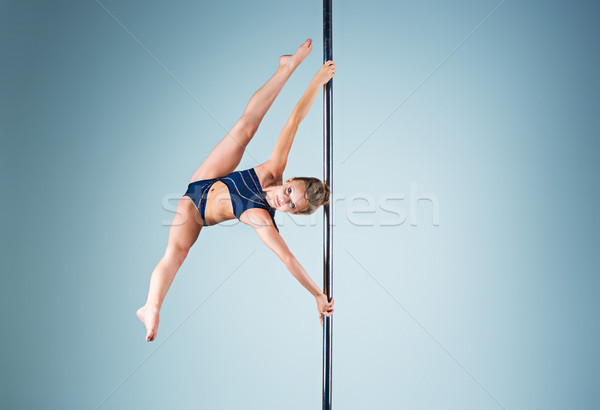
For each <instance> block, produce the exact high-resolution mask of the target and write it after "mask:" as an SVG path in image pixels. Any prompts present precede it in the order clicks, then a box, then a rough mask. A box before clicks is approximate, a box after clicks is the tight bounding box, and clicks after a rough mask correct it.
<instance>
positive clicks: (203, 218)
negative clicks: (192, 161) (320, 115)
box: [137, 39, 335, 342]
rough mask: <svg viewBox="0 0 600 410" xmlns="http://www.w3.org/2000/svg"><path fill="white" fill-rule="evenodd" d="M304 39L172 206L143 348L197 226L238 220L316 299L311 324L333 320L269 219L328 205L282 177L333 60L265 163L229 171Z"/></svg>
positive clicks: (311, 185)
mask: <svg viewBox="0 0 600 410" xmlns="http://www.w3.org/2000/svg"><path fill="white" fill-rule="evenodd" d="M311 50H312V40H311V39H308V40H306V41H305V42H304V44H302V45H301V46H300V48H298V50H297V51H296V53H294V55H284V56H281V57H280V59H279V67H278V68H277V71H276V72H275V74H274V75H273V77H271V78H270V79H269V80H268V81H267V82H266V83H265V84H264V85H263V86H262V87H261V88H260V89H259V90H258V91H257V92H256V93H255V94H254V95H253V96H252V98H251V99H250V101H249V102H248V105H247V106H246V109H245V110H244V113H243V114H242V116H241V118H240V119H239V120H238V121H237V122H236V124H235V125H234V126H233V128H232V129H231V131H229V133H228V134H227V135H226V136H225V137H224V138H223V139H222V140H221V141H220V142H219V143H218V144H217V146H216V147H215V148H214V149H213V150H212V152H211V153H210V154H209V156H208V158H206V160H205V161H204V163H202V165H200V167H199V168H198V169H197V170H196V172H194V174H193V175H192V178H191V179H190V182H189V185H188V189H187V192H186V193H185V195H184V196H183V197H182V198H181V199H180V200H179V204H178V206H177V212H176V214H175V217H174V218H173V223H172V224H171V228H170V230H169V239H168V243H167V249H166V251H165V254H164V256H163V257H162V259H161V260H160V262H159V263H158V265H156V268H154V271H153V272H152V277H151V278H150V289H149V291H148V299H147V300H146V304H145V305H144V306H142V307H141V308H140V309H138V311H137V316H138V318H139V319H140V320H141V321H142V323H143V324H144V325H145V326H146V341H148V342H151V341H153V340H154V339H155V338H156V333H157V330H158V318H159V311H160V308H161V306H162V303H163V300H164V298H165V295H166V294H167V291H168V290H169V286H171V282H172V281H173V278H174V277H175V274H176V273H177V270H178V269H179V267H180V266H181V264H182V263H183V261H184V259H185V258H186V256H187V254H188V251H189V250H190V247H191V246H192V245H193V244H194V242H196V239H197V238H198V235H199V233H200V231H201V230H202V227H203V226H210V225H215V224H218V223H221V222H223V221H227V220H230V219H234V218H238V219H239V220H240V221H242V222H244V223H245V224H247V225H250V226H252V227H253V228H254V229H255V230H256V232H257V233H258V236H259V237H260V239H262V241H263V242H264V243H265V244H266V245H267V246H268V247H269V248H270V249H271V250H272V251H273V252H275V254H276V255H277V256H278V257H279V258H280V259H281V260H282V261H283V263H284V264H285V266H286V267H287V268H288V270H289V271H290V272H291V273H292V275H293V276H294V277H295V278H296V279H297V280H298V281H299V282H300V283H301V284H302V286H304V287H305V288H306V289H307V290H308V291H309V292H310V293H311V294H312V295H313V296H314V297H315V299H316V302H317V309H318V311H319V319H320V321H321V325H323V316H327V317H329V316H331V315H332V314H333V299H332V300H331V302H329V301H328V300H327V296H326V295H325V294H323V292H322V291H321V289H320V288H319V287H318V286H317V285H316V284H315V282H314V281H313V280H312V279H311V278H310V276H308V274H307V273H306V271H305V270H304V268H303V267H302V266H301V265H300V263H298V261H297V260H296V258H295V257H294V255H293V254H292V253H291V252H290V250H289V249H288V247H287V246H286V244H285V242H284V240H283V238H282V237H281V236H280V235H279V230H278V229H277V226H276V225H275V221H274V219H273V217H274V214H275V211H280V212H290V213H293V214H307V215H308V214H312V213H313V212H315V211H316V210H317V208H318V207H319V206H321V205H325V204H327V203H328V202H329V195H330V192H329V187H328V186H327V185H326V184H325V183H323V182H322V181H320V180H319V179H317V178H304V177H302V178H290V179H288V180H287V181H285V183H283V184H282V182H283V177H282V176H283V171H284V170H285V166H286V163H287V157H288V154H289V152H290V148H291V147H292V142H293V141H294V136H295V135H296V131H297V130H298V126H299V125H300V122H301V121H302V120H303V119H304V117H305V116H306V114H308V110H309V109H310V107H311V106H312V104H313V101H314V100H315V97H316V96H317V94H318V93H319V90H320V89H321V87H322V86H323V85H324V84H326V83H327V82H328V81H329V80H330V79H331V78H332V77H333V76H334V75H335V65H334V64H333V61H328V62H327V63H325V64H324V65H323V67H321V68H320V69H319V71H318V72H317V74H316V75H315V76H314V78H313V79H312V81H311V82H310V84H309V86H308V88H307V90H306V92H305V93H304V95H303V96H302V98H301V99H300V101H299V102H298V104H296V107H295V108H294V111H293V112H292V115H291V116H290V117H289V119H288V120H287V122H286V124H285V126H284V127H283V130H282V131H281V134H280V135H279V138H278V140H277V143H276V144H275V148H274V149H273V152H272V154H271V157H270V158H269V160H268V161H267V162H265V163H263V164H260V165H258V166H256V167H254V168H250V169H247V170H244V171H236V172H233V171H234V169H235V168H236V167H237V166H238V164H239V163H240V160H241V159H242V155H243V154H244V150H245V148H246V146H247V145H248V143H249V142H250V140H251V139H252V137H253V136H254V134H255V133H256V130H257V129H258V126H259V125H260V122H261V120H262V119H263V117H264V115H265V114H266V112H267V110H268V109H269V107H271V104H272V103H273V101H274V100H275V98H276V97H277V95H278V94H279V92H280V91H281V89H282V88H283V86H284V84H285V82H286V81H287V80H288V78H290V76H291V75H292V73H293V72H294V70H295V69H296V67H297V66H298V65H299V64H300V63H301V62H302V60H304V58H305V57H306V56H307V55H308V54H310V52H311Z"/></svg>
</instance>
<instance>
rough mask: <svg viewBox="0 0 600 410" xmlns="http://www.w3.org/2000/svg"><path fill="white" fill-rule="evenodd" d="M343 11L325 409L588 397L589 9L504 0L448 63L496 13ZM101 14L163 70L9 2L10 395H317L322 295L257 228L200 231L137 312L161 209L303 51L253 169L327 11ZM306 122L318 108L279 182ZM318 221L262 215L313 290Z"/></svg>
mask: <svg viewBox="0 0 600 410" xmlns="http://www.w3.org/2000/svg"><path fill="white" fill-rule="evenodd" d="M334 3H335V4H334V57H335V62H336V65H337V75H336V77H335V86H334V89H335V196H336V197H337V198H340V200H339V201H338V202H337V205H336V211H335V212H336V228H335V297H336V315H335V326H334V328H335V336H334V379H333V400H334V407H335V408H336V409H367V408H369V409H399V408H403V409H404V408H406V409H501V408H502V407H504V408H506V409H597V408H600V396H599V393H598V380H599V377H600V374H599V373H600V370H599V369H600V353H599V349H598V336H599V334H600V321H599V320H598V317H597V314H598V311H599V308H600V302H599V299H598V293H599V291H600V281H599V276H598V274H599V271H600V269H599V260H598V241H597V232H598V228H599V225H600V220H599V217H598V212H597V210H596V206H597V204H598V201H599V199H600V198H599V195H598V188H599V186H598V180H597V177H598V175H599V171H600V169H599V168H600V165H599V163H598V159H597V157H598V152H599V142H598V137H599V135H598V114H599V113H600V110H599V108H600V107H599V103H598V95H599V91H600V90H599V81H598V77H597V75H598V72H600V65H599V59H598V50H599V38H600V36H599V29H598V25H597V16H598V6H597V3H596V2H567V1H563V2H556V1H544V2H542V1H526V2H515V1H506V2H504V3H503V4H502V5H501V6H500V7H499V8H498V9H497V10H496V11H495V12H494V13H493V14H492V15H491V16H490V17H489V18H488V19H487V20H486V21H485V22H483V24H481V26H479V27H478V28H477V30H475V32H473V34H472V35H471V36H470V37H469V38H468V39H467V40H466V41H465V42H464V43H463V44H462V45H461V46H460V47H459V48H458V49H456V51H455V52H454V53H453V54H452V55H451V56H450V57H449V58H447V59H446V60H444V59H445V58H446V57H447V56H448V55H449V54H450V53H451V52H452V51H453V50H454V48H455V47H456V46H457V45H458V44H460V43H461V41H463V39H464V38H465V37H466V36H467V35H468V34H469V33H470V32H471V31H472V30H473V29H474V28H475V27H476V26H477V25H478V24H479V23H480V22H481V21H482V20H483V19H484V18H485V17H486V16H487V15H488V14H489V13H490V11H492V10H493V9H494V8H495V7H496V6H497V5H498V1H488V0H484V1H456V2H445V1H433V0H432V1H408V2H393V1H387V2H386V1H374V2H364V1H361V2H358V1H343V2H342V1H336V2H334ZM103 4H104V5H105V6H106V8H107V9H108V10H110V11H111V12H112V13H113V14H114V16H115V17H116V18H118V19H119V20H120V21H121V22H122V24H123V25H124V26H125V27H126V28H127V29H128V30H130V32H131V33H132V34H133V35H135V36H136V37H137V39H138V40H139V41H140V42H141V43H142V44H143V45H144V46H145V47H146V48H147V50H148V51H149V52H151V53H152V54H153V55H154V56H155V57H156V59H157V60H159V61H160V63H161V64H162V65H163V67H161V65H159V63H157V61H155V60H154V59H153V58H152V57H151V56H150V54H149V53H148V52H147V51H145V50H144V49H143V48H142V46H140V44H138V43H136V41H135V40H134V39H133V38H132V37H131V36H130V35H129V34H128V33H127V32H126V31H125V30H124V29H123V28H122V27H121V26H120V25H119V24H118V23H117V22H116V21H115V20H114V19H113V18H112V17H111V16H110V15H109V14H108V13H107V11H106V10H104V9H103V8H102V7H101V6H100V5H99V4H98V3H97V2H95V1H57V2H34V1H3V2H1V3H0V33H1V35H0V42H1V46H0V47H1V52H2V54H1V55H2V57H1V58H2V64H1V65H0V74H1V77H0V78H1V82H0V85H1V89H0V95H1V97H0V104H1V106H0V116H1V117H0V127H1V128H0V132H1V133H2V139H1V141H2V142H1V152H2V161H1V163H2V192H3V200H2V205H1V206H2V216H3V220H4V222H3V228H2V246H1V249H2V262H3V263H2V286H1V287H0V289H1V293H0V303H1V305H0V306H1V309H2V326H1V329H2V337H1V339H0V347H1V351H2V355H1V362H0V368H1V369H2V371H1V380H0V386H1V387H0V407H1V408H6V409H9V408H10V409H33V408H35V409H42V408H43V409H82V408H90V409H91V408H96V407H97V406H98V405H100V408H101V409H163V408H176V409H198V408H203V409H316V408H320V394H321V370H320V369H321V337H322V336H321V334H322V333H321V327H320V326H319V323H318V320H317V312H316V309H315V307H316V306H315V303H314V300H313V299H312V297H311V296H310V295H309V294H308V292H306V291H305V290H304V289H303V288H302V287H301V286H300V285H299V284H298V283H297V282H296V281H295V280H294V279H293V277H292V276H291V275H290V274H289V273H288V272H287V271H286V269H285V267H284V265H283V264H282V263H281V262H280V261H279V260H277V258H276V257H275V256H274V255H273V254H272V253H270V251H269V250H268V249H267V248H266V247H265V246H264V245H263V244H262V243H260V241H259V239H258V237H257V236H256V234H255V233H254V232H253V231H252V229H250V228H248V227H246V226H242V225H241V224H233V225H234V226H231V224H230V225H229V226H222V227H216V228H210V229H205V230H204V231H203V232H202V233H201V235H200V238H199V239H198V242H197V243H196V245H195V246H194V247H193V248H192V251H191V252H190V255H189V258H188V260H187V261H186V262H185V264H184V265H183V267H182V269H181V270H180V272H179V274H178V276H177V278H176V279H175V281H174V283H173V286H172V287H171V290H170V292H169V294H168V296H167V298H166V301H165V304H164V306H163V311H162V313H161V326H160V330H159V335H158V339H157V341H156V342H154V343H145V342H144V335H145V332H144V329H143V326H142V325H141V324H140V323H139V322H138V320H137V318H136V317H135V310H136V309H137V308H138V307H139V306H141V305H142V304H143V303H144V301H145V298H146V293H147V290H148V283H149V278H150V273H151V271H152V269H153V268H154V266H155V264H156V263H157V262H158V260H159V258H160V256H161V255H162V252H163V250H164V248H165V245H166V241H167V232H168V226H166V222H167V221H169V220H170V219H171V218H172V215H173V214H172V212H171V211H170V210H172V209H173V207H174V203H175V202H174V201H168V198H175V197H177V196H178V195H181V194H182V193H183V192H184V191H185V187H186V185H187V181H188V178H189V177H190V175H191V173H192V172H193V171H194V170H195V168H196V167H197V166H198V165H199V164H200V163H201V162H202V161H203V159H204V158H205V156H206V155H207V154H208V152H209V151H210V149H211V148H212V147H213V146H214V144H216V143H217V141H218V140H219V139H220V138H221V137H222V136H223V135H224V131H223V128H222V127H224V128H225V129H229V128H230V127H231V126H232V125H233V124H234V122H235V120H236V119H237V118H238V116H239V115H240V114H241V112H242V110H243V108H244V105H245V103H246V101H247V100H248V98H249V97H250V96H251V95H252V93H253V92H254V91H255V90H256V89H257V88H258V87H259V86H260V85H262V83H263V82H264V81H265V80H266V79H267V78H268V77H269V76H270V75H271V74H272V72H273V71H274V69H275V67H276V64H277V61H278V56H279V55H281V54H284V53H289V52H293V51H294V50H295V49H296V47H297V46H298V45H299V44H300V43H301V42H302V41H303V40H304V39H305V38H307V37H312V38H313V39H314V45H315V47H314V48H315V50H314V51H313V54H311V55H310V56H309V57H308V58H307V60H306V61H305V63H304V64H303V65H302V66H301V67H300V68H299V69H298V70H297V71H296V73H295V74H294V76H293V77H292V78H291V79H290V81H289V83H288V85H286V87H285V88H284V90H283V92H282V93H281V95H280V97H279V98H278V100H277V101H276V102H275V104H274V105H273V107H272V109H271V111H270V112H269V113H268V114H267V116H266V117H265V119H264V121H263V124H262V125H261V128H260V130H259V132H258V134H257V135H256V138H255V140H253V142H252V143H251V144H250V146H249V147H248V151H247V152H248V154H249V155H247V156H246V157H245V158H244V160H243V161H242V163H241V164H240V168H247V167H251V166H254V165H256V163H257V162H262V161H264V160H266V159H267V158H268V155H269V153H270V150H271V148H272V146H273V144H274V142H275V140H276V137H277V135H278V132H279V131H280V129H281V127H282V126H283V124H284V122H285V119H286V118H287V115H288V114H289V113H290V112H291V110H292V108H293V106H294V104H295V102H296V101H297V100H298V99H299V97H300V96H301V95H302V92H303V90H304V88H305V87H306V85H307V84H308V81H310V78H311V77H312V75H313V74H314V72H315V71H316V70H317V68H318V67H319V66H320V64H321V59H322V57H321V50H322V40H321V37H322V34H321V24H322V23H321V18H322V17H321V3H320V2H311V3H309V2H290V1H262V0H258V1H252V2H245V1H244V2H243V1H238V2H194V1H174V2H168V3H167V2H164V3H161V2H156V1H130V2H119V1H114V0H105V1H103ZM442 61H444V62H443V64H441V66H439V68H438V69H437V70H436V71H435V72H434V73H433V74H432V75H431V76H429V77H428V75H429V74H430V73H431V72H432V70H434V69H435V68H436V67H437V66H438V64H440V62H442ZM167 70H168V71H169V72H170V73H171V74H172V76H171V75H170V74H169V73H168V72H167ZM426 78H427V80H426V81H425V82H423V80H424V79H426ZM416 87H418V89H417V90H416V91H415V92H414V93H412V92H413V91H414V90H415V88H416ZM411 93H412V94H411ZM407 96H410V97H409V98H408V99H406V97H407ZM405 99H406V100H405ZM404 100H405V102H404V103H403V104H402V105H400V104H401V102H402V101H404ZM399 105H400V107H399V108H398V109H397V110H395V109H396V108H397V107H398V106H399ZM394 110H395V111H394ZM207 111H208V112H210V114H211V115H212V117H214V118H212V117H211V115H209V114H208V113H207ZM392 112H393V113H392ZM390 113H392V114H391V115H390ZM389 115H390V116H389ZM388 116H389V118H388ZM386 118H387V120H386ZM215 119H216V120H215ZM217 121H218V123H217ZM219 123H220V124H221V125H222V127H221V125H219ZM380 124H381V126H380V127H379V128H377V130H376V132H375V133H374V134H372V135H371V137H370V138H368V139H367V140H366V142H364V143H363V144H362V145H361V146H360V148H358V149H357V150H356V152H354V153H353V154H352V155H351V156H350V157H349V158H348V159H347V160H346V161H344V159H345V158H346V157H348V155H350V154H351V152H352V151H353V150H354V149H355V148H356V147H357V146H358V145H359V144H360V143H361V142H362V141H363V140H364V139H365V138H366V137H367V136H368V135H370V134H371V133H372V132H373V131H374V130H375V129H376V127H377V126H379V125H380ZM321 129H322V119H321V102H320V97H319V98H317V102H316V103H315V105H314V108H313V110H312V111H311V113H310V114H309V115H308V117H307V118H306V120H305V122H304V123H303V124H302V126H301V129H300V131H299V133H298V136H297V140H296V142H295V145H294V148H293V151H292V156H291V159H290V161H289V166H288V170H287V171H286V175H285V176H294V175H314V176H320V175H321V172H322V171H321V161H322V158H321V156H322V154H321V138H322V137H321ZM342 162H343V163H342ZM411 183H413V184H417V186H418V191H419V194H423V195H425V194H426V193H429V194H431V195H434V196H435V198H437V204H438V206H439V217H440V223H439V226H434V225H433V223H432V210H433V206H432V204H431V203H430V202H429V201H427V200H420V201H418V221H419V223H418V224H417V225H416V226H413V225H411V224H410V223H409V220H410V217H411V216H412V217H415V216H416V215H415V213H416V212H417V210H415V209H411V207H410V201H411V195H410V184H411ZM353 195H363V196H369V197H371V198H373V199H374V200H376V201H377V200H380V198H382V197H384V196H386V195H387V196H390V195H392V196H393V195H396V196H402V195H404V197H405V199H404V200H397V201H390V202H389V204H390V206H392V205H393V206H394V207H396V209H398V212H399V213H401V214H405V215H406V217H407V219H406V221H405V222H404V223H402V224H396V225H395V226H382V225H383V223H382V221H383V220H389V219H393V217H394V215H393V214H391V213H389V212H385V211H384V210H382V209H380V208H378V207H377V210H376V211H375V212H374V213H364V214H359V215H358V216H357V215H355V216H354V218H355V219H354V220H356V219H361V220H363V221H366V223H369V221H370V226H361V225H358V224H356V223H352V222H351V221H350V218H348V217H347V211H348V210H349V209H350V210H352V209H356V208H351V207H350V203H349V201H348V200H347V199H348V198H349V197H351V196H353ZM344 198H346V199H344ZM412 200H415V198H412ZM355 205H356V206H357V207H358V206H361V207H362V208H366V206H365V202H364V201H363V202H360V201H357V203H356V204H355ZM321 215H322V213H321V211H319V212H318V214H317V215H316V217H315V218H313V219H311V218H309V217H304V218H299V219H297V220H296V222H297V223H294V220H292V219H289V218H283V216H282V215H279V216H278V220H280V221H281V223H282V224H283V226H282V233H283V236H284V239H285V240H286V241H287V242H288V245H289V246H290V248H291V249H292V251H293V252H294V253H295V255H296V256H297V257H298V259H299V260H300V261H301V263H302V264H303V265H304V266H305V268H306V269H307V270H308V272H309V273H310V274H311V275H312V277H313V278H314V279H315V281H316V282H317V283H320V276H321V264H322V262H321V246H322V245H321ZM248 255H250V257H248ZM246 258H247V260H246ZM244 261H245V262H244ZM240 264H241V265H240ZM238 266H239V268H238V269H237V270H236V271H235V273H233V275H232V276H231V277H230V278H229V279H227V280H226V281H225V282H224V283H223V284H222V285H221V286H220V287H219V288H218V289H217V290H216V291H215V292H214V293H212V295H211V292H213V291H214V290H215V288H217V286H218V285H219V284H220V283H221V282H222V281H223V280H225V279H226V278H227V277H228V275H229V274H231V272H232V271H234V269H236V267H238ZM207 297H208V299H206V298H207ZM205 299H206V301H205V302H204V303H203V304H201V303H202V302H203V301H204V300H205ZM200 304H201V305H200ZM198 306H200V307H198ZM196 308H197V310H195V309H196ZM190 314H191V315H190ZM159 346H160V347H159ZM155 349H156V350H155ZM140 363H141V365H140ZM138 365H139V366H138ZM132 372H133V373H132Z"/></svg>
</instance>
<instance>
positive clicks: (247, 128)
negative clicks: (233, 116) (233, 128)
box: [238, 113, 260, 141]
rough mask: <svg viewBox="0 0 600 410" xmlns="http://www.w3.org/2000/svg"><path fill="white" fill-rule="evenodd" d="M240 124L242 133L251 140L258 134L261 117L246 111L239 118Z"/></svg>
mask: <svg viewBox="0 0 600 410" xmlns="http://www.w3.org/2000/svg"><path fill="white" fill-rule="evenodd" d="M238 124H239V132H240V134H242V135H243V136H245V137H246V138H248V141H249V140H250V139H252V137H253V136H254V134H256V131H258V127H259V125H260V118H258V117H257V116H256V115H252V114H247V113H244V114H243V115H242V117H241V118H240V119H239V121H238Z"/></svg>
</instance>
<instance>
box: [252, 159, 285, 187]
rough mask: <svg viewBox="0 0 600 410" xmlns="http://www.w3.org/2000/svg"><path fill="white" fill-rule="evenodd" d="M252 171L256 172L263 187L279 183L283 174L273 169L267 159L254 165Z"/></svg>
mask: <svg viewBox="0 0 600 410" xmlns="http://www.w3.org/2000/svg"><path fill="white" fill-rule="evenodd" d="M254 171H255V172H256V175H257V176H258V179H259V181H260V185H261V186H262V188H263V189H264V188H268V187H270V186H273V185H281V184H282V182H283V174H281V173H279V172H277V171H275V170H274V169H273V167H271V166H270V165H269V162H268V161H267V162H265V163H262V164H260V165H257V166H255V167H254Z"/></svg>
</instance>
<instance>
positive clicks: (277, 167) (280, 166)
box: [268, 61, 335, 175]
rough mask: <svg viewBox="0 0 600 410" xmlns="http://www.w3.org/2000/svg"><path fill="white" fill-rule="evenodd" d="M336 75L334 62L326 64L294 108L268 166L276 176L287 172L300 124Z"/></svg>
mask: <svg viewBox="0 0 600 410" xmlns="http://www.w3.org/2000/svg"><path fill="white" fill-rule="evenodd" d="M334 75H335V64H334V63H333V61H328V62H326V63H325V64H324V65H323V66H322V67H321V68H320V69H319V71H318V72H317V74H315V76H314V77H313V79H312V81H311V82H310V84H309V85H308V88H307V89H306V91H305V92H304V95H303V96H302V98H301V99H300V101H298V104H296V107H294V111H292V114H291V115H290V117H289V118H288V120H287V122H286V123H285V126H284V127H283V130H282V131H281V134H279V138H278V139H277V142H276V143H275V148H273V152H272V153H271V157H270V158H269V161H268V164H269V166H270V168H271V169H272V171H273V172H274V173H275V174H276V175H281V174H283V171H284V170H285V166H286V164H287V158H288V155H289V153H290V149H291V148H292V143H293V142H294V137H295V136H296V132H297V131H298V127H299V126H300V123H301V122H302V120H303V119H304V117H306V115H307V114H308V111H309V110H310V107H311V106H312V104H313V102H314V101H315V98H316V96H317V94H318V93H319V90H320V89H321V87H322V86H323V85H324V84H327V82H328V81H329V80H330V79H331V78H332V77H333V76H334Z"/></svg>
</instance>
